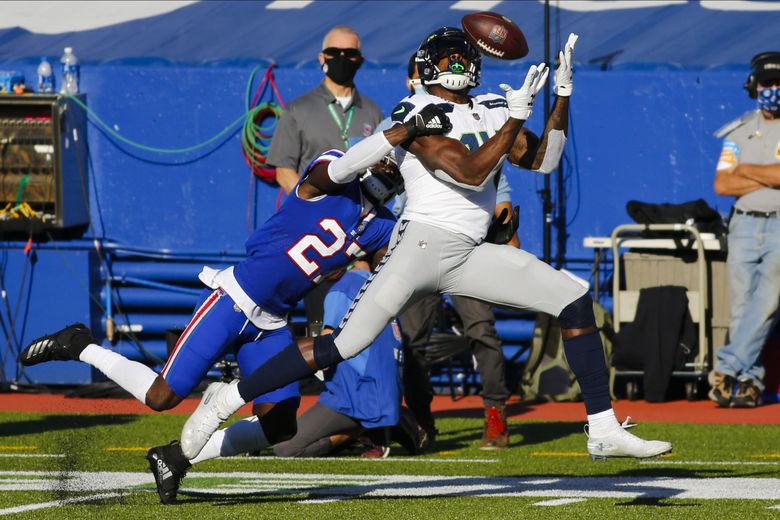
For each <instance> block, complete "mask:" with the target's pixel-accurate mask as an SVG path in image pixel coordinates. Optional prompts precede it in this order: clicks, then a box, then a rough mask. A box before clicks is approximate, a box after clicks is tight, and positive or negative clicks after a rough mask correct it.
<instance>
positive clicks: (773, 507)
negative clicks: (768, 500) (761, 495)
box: [767, 504, 780, 509]
mask: <svg viewBox="0 0 780 520" xmlns="http://www.w3.org/2000/svg"><path fill="white" fill-rule="evenodd" d="M767 509H780V504H777V505H776V506H769V507H767Z"/></svg>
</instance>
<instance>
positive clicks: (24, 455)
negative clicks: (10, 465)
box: [0, 453, 65, 458]
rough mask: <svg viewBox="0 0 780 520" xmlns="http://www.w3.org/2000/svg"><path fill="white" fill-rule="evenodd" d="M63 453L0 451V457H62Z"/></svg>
mask: <svg viewBox="0 0 780 520" xmlns="http://www.w3.org/2000/svg"><path fill="white" fill-rule="evenodd" d="M64 456H65V454H63V453H0V457H54V458H57V457H64Z"/></svg>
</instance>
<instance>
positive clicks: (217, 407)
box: [181, 379, 240, 460]
mask: <svg viewBox="0 0 780 520" xmlns="http://www.w3.org/2000/svg"><path fill="white" fill-rule="evenodd" d="M237 384H238V380H237V379H236V380H234V381H231V382H230V383H211V384H210V385H209V386H208V388H206V391H205V392H204V393H203V397H202V398H201V400H200V403H198V407H197V408H196V409H195V411H194V412H193V413H192V415H190V418H189V419H187V422H186V423H184V428H183V429H182V431H181V450H182V452H184V456H185V457H187V459H189V460H192V459H194V458H195V457H197V456H198V453H200V450H202V449H203V447H204V446H205V445H206V443H207V442H208V441H209V439H210V438H211V436H212V435H214V432H215V431H217V430H218V429H219V426H220V424H222V423H223V422H224V421H226V420H227V419H228V418H229V417H230V416H231V415H233V414H234V413H235V412H237V411H238V409H239V408H240V406H239V407H238V408H236V409H234V410H231V409H230V408H229V407H228V406H227V405H226V404H225V399H224V397H223V396H224V393H225V392H226V391H227V390H228V389H229V388H230V386H231V385H237Z"/></svg>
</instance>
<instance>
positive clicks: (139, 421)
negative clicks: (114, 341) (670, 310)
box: [0, 413, 780, 520]
mask: <svg viewBox="0 0 780 520" xmlns="http://www.w3.org/2000/svg"><path fill="white" fill-rule="evenodd" d="M185 420H186V417H184V416H181V415H141V416H135V415H51V414H21V413H0V454H3V455H8V454H64V455H65V456H63V457H56V458H28V457H13V456H12V457H5V456H3V457H0V472H3V473H0V486H2V488H0V489H2V492H0V513H2V510H4V509H7V508H11V507H18V506H24V505H29V504H39V503H44V502H49V501H56V500H60V499H69V498H74V497H79V496H92V495H95V494H97V493H115V494H117V496H112V497H110V498H106V499H104V500H102V501H100V500H97V501H95V500H93V501H89V502H85V503H78V504H66V505H57V506H56V507H47V508H43V509H38V510H34V511H26V512H22V513H20V514H18V515H17V516H23V517H24V518H95V517H98V515H99V516H100V517H103V518H106V519H108V518H110V519H111V520H114V519H116V518H195V517H198V518H239V517H251V518H283V517H285V516H287V517H289V518H318V519H319V518H339V519H341V520H343V519H349V518H360V519H363V518H366V519H368V518H371V519H374V518H376V519H384V518H388V519H390V518H392V519H394V520H395V519H401V518H423V519H431V518H469V519H475V518H491V519H499V518H510V517H518V518H519V517H523V516H527V517H531V516H532V517H533V518H534V519H538V518H542V519H543V518H557V519H560V518H562V517H565V518H593V519H596V518H621V519H623V518H643V519H645V520H646V519H647V518H648V515H655V516H657V517H659V518H686V519H698V518H702V519H705V518H706V519H710V518H727V517H733V518H751V519H753V518H777V517H778V516H780V509H769V507H772V506H776V505H780V425H772V426H754V425H697V424H661V423H647V424H641V425H640V426H639V427H638V428H637V429H636V430H635V432H636V433H637V434H639V435H641V436H643V437H645V438H662V439H665V440H670V441H672V442H673V443H674V446H675V451H674V453H673V454H672V455H671V456H669V457H664V458H662V459H656V460H655V461H654V462H662V463H664V464H647V463H640V462H639V461H636V460H622V459H613V460H610V461H608V462H592V461H591V460H590V459H589V458H587V457H586V456H585V436H584V434H583V433H582V424H581V423H574V422H527V421H513V422H510V433H511V436H512V448H510V449H508V450H503V451H500V452H484V451H480V450H479V449H478V445H479V437H480V435H481V432H482V430H481V428H482V426H481V421H479V420H477V419H441V420H439V421H438V423H437V424H438V427H439V429H440V430H441V435H440V437H439V440H438V441H437V444H436V451H435V452H433V453H430V454H428V455H426V456H423V457H418V458H417V459H418V460H414V461H407V460H404V461H393V460H392V457H393V456H395V457H404V458H406V457H407V455H406V454H405V453H404V451H403V449H402V448H400V447H398V446H394V447H393V452H392V454H391V459H389V460H384V461H368V462H367V461H360V460H344V458H343V457H340V458H339V460H338V461H334V460H328V459H323V460H312V461H309V460H304V461H302V460H278V459H264V458H257V457H242V458H231V459H221V460H219V459H218V460H213V461H208V462H205V463H203V464H199V465H197V466H196V467H195V468H193V469H192V470H191V471H190V474H189V475H188V477H187V478H186V479H185V481H184V488H185V490H186V489H190V490H195V489H196V490H197V492H190V491H188V492H186V493H185V494H182V495H181V496H180V499H181V502H182V503H181V504H180V505H178V506H169V507H166V506H162V505H160V504H159V502H158V499H157V495H156V493H154V490H153V486H152V485H150V484H147V483H143V482H142V483H140V484H139V483H133V484H126V485H124V484H123V485H122V486H120V487H121V488H120V489H116V488H113V489H106V490H100V489H88V490H81V491H76V490H73V489H69V488H67V487H66V486H65V484H63V485H61V486H55V489H54V490H53V491H45V490H41V488H40V486H38V487H36V486H35V485H33V486H32V488H33V489H32V490H27V491H14V490H12V489H13V488H18V486H19V485H20V484H19V483H20V482H21V483H23V482H24V481H25V480H28V479H41V478H56V476H55V477H47V476H41V475H36V474H33V475H15V474H13V473H10V472H16V471H30V472H41V471H47V472H54V473H56V474H61V475H66V474H69V473H72V472H75V471H85V472H98V471H101V472H130V473H135V474H136V477H138V476H139V475H140V476H141V477H145V476H146V475H148V473H146V472H147V471H148V469H147V465H146V460H145V459H144V454H145V449H146V448H148V447H150V446H153V445H157V444H163V443H166V442H168V441H170V440H171V439H175V438H177V437H178V435H179V432H180V431H181V426H182V425H183V423H184V421H185ZM116 448H120V449H133V448H139V449H140V451H109V450H110V449H116ZM357 453H358V452H351V453H347V454H345V456H346V457H350V456H355V455H356V454H357ZM425 459H437V460H447V461H448V462H438V461H430V462H424V460H425ZM462 459H466V460H462ZM485 459H489V460H496V461H498V462H495V463H491V462H481V460H485ZM669 462H675V464H674V465H671V464H669V465H668V464H667V463H669ZM694 462H695V463H694ZM723 463H728V464H723ZM227 472H242V473H244V472H245V473H247V474H251V473H253V474H269V473H272V474H284V475H282V476H273V478H272V480H274V481H275V482H273V483H271V484H275V485H276V487H275V488H274V487H273V486H271V487H266V486H264V485H263V484H269V482H268V480H269V479H271V477H269V476H268V475H234V476H228V475H225V476H221V475H219V473H227ZM212 473H217V475H210V474H212ZM207 474H209V475H207ZM312 474H319V475H323V476H322V477H321V478H320V479H319V480H317V483H316V484H314V485H319V486H333V487H332V489H333V490H334V491H333V492H332V493H329V492H324V491H320V492H319V493H318V492H316V490H314V492H311V491H308V490H306V489H301V484H300V480H306V477H305V476H306V475H309V478H310V479H311V478H312ZM296 475H301V477H297V476H296ZM349 475H351V476H352V477H349ZM397 475H401V476H403V475H411V476H420V477H421V479H422V480H425V482H424V483H423V484H420V483H416V482H402V483H399V482H397V480H394V479H397V477H391V476H397ZM425 476H427V477H425ZM423 477H424V478H423ZM435 477H441V479H438V478H435ZM453 477H463V478H461V479H453ZM479 477H494V478H493V479H492V480H487V481H486V480H484V479H483V478H479ZM495 477H507V478H508V479H509V480H499V479H496V478H495ZM572 477H604V478H606V479H608V482H609V484H608V485H607V487H606V488H604V487H603V484H602V487H599V482H602V483H603V482H605V481H607V480H598V479H591V480H587V481H584V480H580V479H574V480H572ZM101 478H103V479H104V480H105V478H104V477H101ZM714 478H721V479H722V478H749V479H769V480H763V481H753V483H752V484H750V483H748V482H747V481H744V480H743V481H736V480H734V481H728V483H727V484H726V486H727V489H729V490H737V491H731V492H732V493H733V494H734V495H735V496H744V497H748V496H749V495H748V494H747V493H749V492H751V489H754V488H756V485H755V483H756V482H759V483H763V484H764V485H763V488H765V491H766V488H769V494H768V495H767V494H766V493H765V494H763V495H761V496H762V497H763V498H760V499H749V498H743V499H736V498H730V499H718V498H695V497H694V498H686V496H682V497H680V495H679V492H678V491H679V490H677V489H675V488H674V486H672V488H671V489H669V490H668V492H662V493H660V494H659V492H658V489H661V488H663V486H664V484H663V482H665V481H668V480H669V479H693V480H692V481H693V482H695V483H697V484H698V483H701V484H704V489H707V487H706V486H708V485H709V484H708V483H710V482H715V481H713V480H706V479H714ZM345 479H346V480H347V481H346V482H342V484H343V485H347V486H351V491H350V490H349V489H347V490H346V491H344V490H345V489H346V488H343V487H339V486H337V485H336V483H337V482H338V481H339V480H341V481H343V480H345ZM513 479H523V480H522V485H520V484H518V483H517V482H516V481H515V480H513ZM654 479H663V480H654ZM10 480H14V481H15V482H16V483H11V482H10ZM278 481H281V482H283V483H282V484H280V483H279V482H278ZM62 482H65V480H62ZM296 482H297V484H296ZM241 485H244V486H245V487H237V486H241ZM713 485H715V484H713ZM720 485H723V484H722V483H721V484H720ZM226 486H227V493H223V494H216V492H217V491H219V490H220V489H221V490H223V491H224V490H225V489H226ZM363 486H365V487H363ZM426 486H427V488H430V487H431V486H433V487H435V488H436V489H435V490H433V491H432V495H433V496H426V497H413V496H412V495H414V494H415V493H418V492H419V489H420V488H421V487H426ZM458 486H461V487H458ZM740 486H742V487H745V489H744V493H745V494H742V492H741V491H740ZM95 487H96V488H98V487H100V485H99V484H96V486H95ZM109 487H110V486H109ZM561 487H563V488H565V489H566V490H567V492H566V493H563V494H559V495H550V494H549V490H550V489H559V488H561ZM758 487H761V486H758ZM285 488H286V489H287V490H284V489H285ZM291 488H292V490H290V489H291ZM279 489H282V491H279ZM356 489H357V491H356ZM387 489H389V490H390V491H389V492H390V493H391V494H392V495H393V496H392V497H386V496H382V495H381V493H382V492H383V491H382V490H387ZM454 489H457V493H456V495H457V496H441V495H442V494H448V493H449V494H452V493H453V490H454ZM529 489H533V490H536V491H539V492H540V493H539V494H540V495H541V496H511V497H507V496H503V497H496V496H487V495H491V494H493V493H494V492H495V491H496V490H503V491H504V492H506V491H523V490H529ZM595 489H606V490H607V491H608V492H610V493H611V494H612V496H608V497H597V496H593V494H592V493H586V495H588V496H586V497H585V498H586V499H585V500H584V501H580V502H576V503H570V504H565V505H558V506H554V507H542V506H538V505H535V504H537V503H540V502H544V501H549V500H553V499H556V498H560V497H562V496H564V495H566V496H572V495H576V494H577V493H578V492H582V491H586V492H590V491H593V490H595ZM664 489H665V488H664ZM372 490H373V492H371V491H372ZM367 491H369V493H366V492H367ZM616 492H623V493H624V495H623V496H614V495H615V493H616ZM480 494H481V495H486V496H479V495H480ZM342 495H343V496H342ZM347 495H348V496H347ZM344 496H346V498H344ZM329 497H330V498H334V497H335V498H341V499H338V500H335V501H330V502H316V500H320V499H323V498H329ZM307 500H312V501H311V502H307Z"/></svg>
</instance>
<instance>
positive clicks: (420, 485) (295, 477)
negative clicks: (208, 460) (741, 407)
mask: <svg viewBox="0 0 780 520" xmlns="http://www.w3.org/2000/svg"><path fill="white" fill-rule="evenodd" d="M4 478H5V479H9V480H13V482H8V483H4V482H3V479H4ZM25 479H26V480H25ZM323 481H327V483H325V484H324V485H323ZM356 482H358V483H357V484H356ZM184 484H185V488H184V489H182V490H181V491H182V494H187V492H194V491H197V492H199V493H200V494H205V495H206V496H208V495H214V496H218V495H228V494H230V495H235V496H241V495H250V494H251V495H257V494H267V495H279V494H283V495H296V494H298V495H303V496H301V497H298V498H297V500H305V499H332V498H333V497H344V499H361V498H373V497H382V498H385V497H387V498H390V497H393V498H395V497H402V498H415V497H419V498H423V497H447V496H480V497H531V498H537V499H538V500H544V499H560V498H591V497H592V498H625V499H633V498H638V497H642V498H663V499H709V500H724V499H743V500H751V499H752V500H759V499H760V500H773V501H775V502H777V501H780V478H748V477H718V478H714V477H713V478H694V477H690V478H674V477H668V476H662V477H656V476H641V477H637V476H622V475H619V476H603V477H568V476H561V477H542V478H540V477H491V476H475V475H399V474H395V475H376V474H374V475H371V474H368V475H361V474H340V475H333V474H326V473H303V474H302V473H292V472H288V473H257V472H206V471H204V472H198V471H195V472H191V473H190V474H189V475H188V476H187V478H186V480H185V481H184ZM253 484H254V485H253ZM150 489H154V479H153V478H152V476H151V475H150V474H149V473H140V472H136V473H133V472H108V471H102V472H87V471H74V472H70V473H67V474H66V475H64V476H63V474H62V473H60V472H55V471H0V491H63V490H65V491H67V492H86V493H97V492H101V491H103V492H109V491H111V492H116V491H118V492H125V493H127V492H133V491H137V492H147V491H149V490H150ZM76 498H78V497H76Z"/></svg>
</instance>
